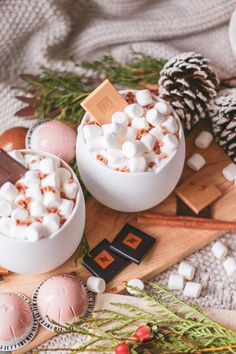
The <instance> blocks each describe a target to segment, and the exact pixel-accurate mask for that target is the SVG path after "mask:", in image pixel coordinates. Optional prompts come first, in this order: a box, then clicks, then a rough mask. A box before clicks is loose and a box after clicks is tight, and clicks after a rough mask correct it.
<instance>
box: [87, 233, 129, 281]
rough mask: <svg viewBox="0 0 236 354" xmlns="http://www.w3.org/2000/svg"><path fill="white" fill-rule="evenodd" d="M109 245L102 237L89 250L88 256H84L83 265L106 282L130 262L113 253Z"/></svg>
mask: <svg viewBox="0 0 236 354" xmlns="http://www.w3.org/2000/svg"><path fill="white" fill-rule="evenodd" d="M109 246H110V242H109V241H108V240H107V239H104V240H102V241H101V242H100V243H99V244H98V245H97V246H96V247H95V248H94V249H93V250H92V251H91V252H90V256H86V257H85V258H84V266H85V267H86V268H87V269H88V270H89V271H90V272H91V273H93V274H94V275H96V276H97V277H100V278H103V279H104V280H105V281H106V283H108V282H109V281H110V280H111V279H112V278H114V277H115V276H116V275H117V274H118V273H119V272H121V271H122V269H124V268H125V267H127V266H128V265H129V264H130V261H129V260H128V259H125V258H123V257H120V256H119V255H118V254H116V253H114V252H113V251H112V250H111V249H110V248H109Z"/></svg>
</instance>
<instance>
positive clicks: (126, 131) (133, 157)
mask: <svg viewBox="0 0 236 354" xmlns="http://www.w3.org/2000/svg"><path fill="white" fill-rule="evenodd" d="M124 98H125V99H126V100H127V102H128V103H130V102H132V103H130V104H128V105H127V106H126V107H125V109H124V111H123V112H115V113H114V114H113V115H112V122H111V123H108V124H103V125H99V124H98V123H96V122H95V121H94V120H88V121H87V122H86V123H85V124H84V126H83V135H84V138H85V141H86V146H87V149H88V150H89V151H90V152H91V154H92V155H93V157H94V158H95V159H97V160H98V161H100V162H101V163H103V164H104V165H106V166H107V167H109V168H111V169H114V170H117V171H121V172H144V171H150V172H157V171H158V169H159V167H160V165H161V163H162V162H163V161H166V159H168V158H169V157H170V156H171V155H172V154H173V153H174V152H175V151H176V150H177V148H178V145H179V135H178V133H179V126H178V122H177V120H176V118H175V117H174V115H173V114H174V112H173V110H172V107H171V106H170V105H169V104H168V103H166V102H163V101H157V99H156V98H155V97H153V96H152V94H151V92H150V91H149V90H140V91H136V93H135V94H134V93H132V92H129V93H128V94H126V95H124Z"/></svg>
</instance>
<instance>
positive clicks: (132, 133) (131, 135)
mask: <svg viewBox="0 0 236 354" xmlns="http://www.w3.org/2000/svg"><path fill="white" fill-rule="evenodd" d="M137 134H138V129H136V128H134V127H127V130H126V134H125V140H135V138H136V136H137Z"/></svg>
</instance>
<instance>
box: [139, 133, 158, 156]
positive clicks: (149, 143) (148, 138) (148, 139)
mask: <svg viewBox="0 0 236 354" xmlns="http://www.w3.org/2000/svg"><path fill="white" fill-rule="evenodd" d="M141 142H142V143H143V145H144V151H145V152H151V151H152V150H153V148H154V145H155V142H156V139H155V137H154V135H152V134H149V133H147V134H145V135H143V136H142V138H141Z"/></svg>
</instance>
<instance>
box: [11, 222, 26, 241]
mask: <svg viewBox="0 0 236 354" xmlns="http://www.w3.org/2000/svg"><path fill="white" fill-rule="evenodd" d="M26 229H27V226H24V225H15V224H14V223H13V224H12V226H11V229H10V237H12V238H17V239H21V240H24V239H25V231H26Z"/></svg>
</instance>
